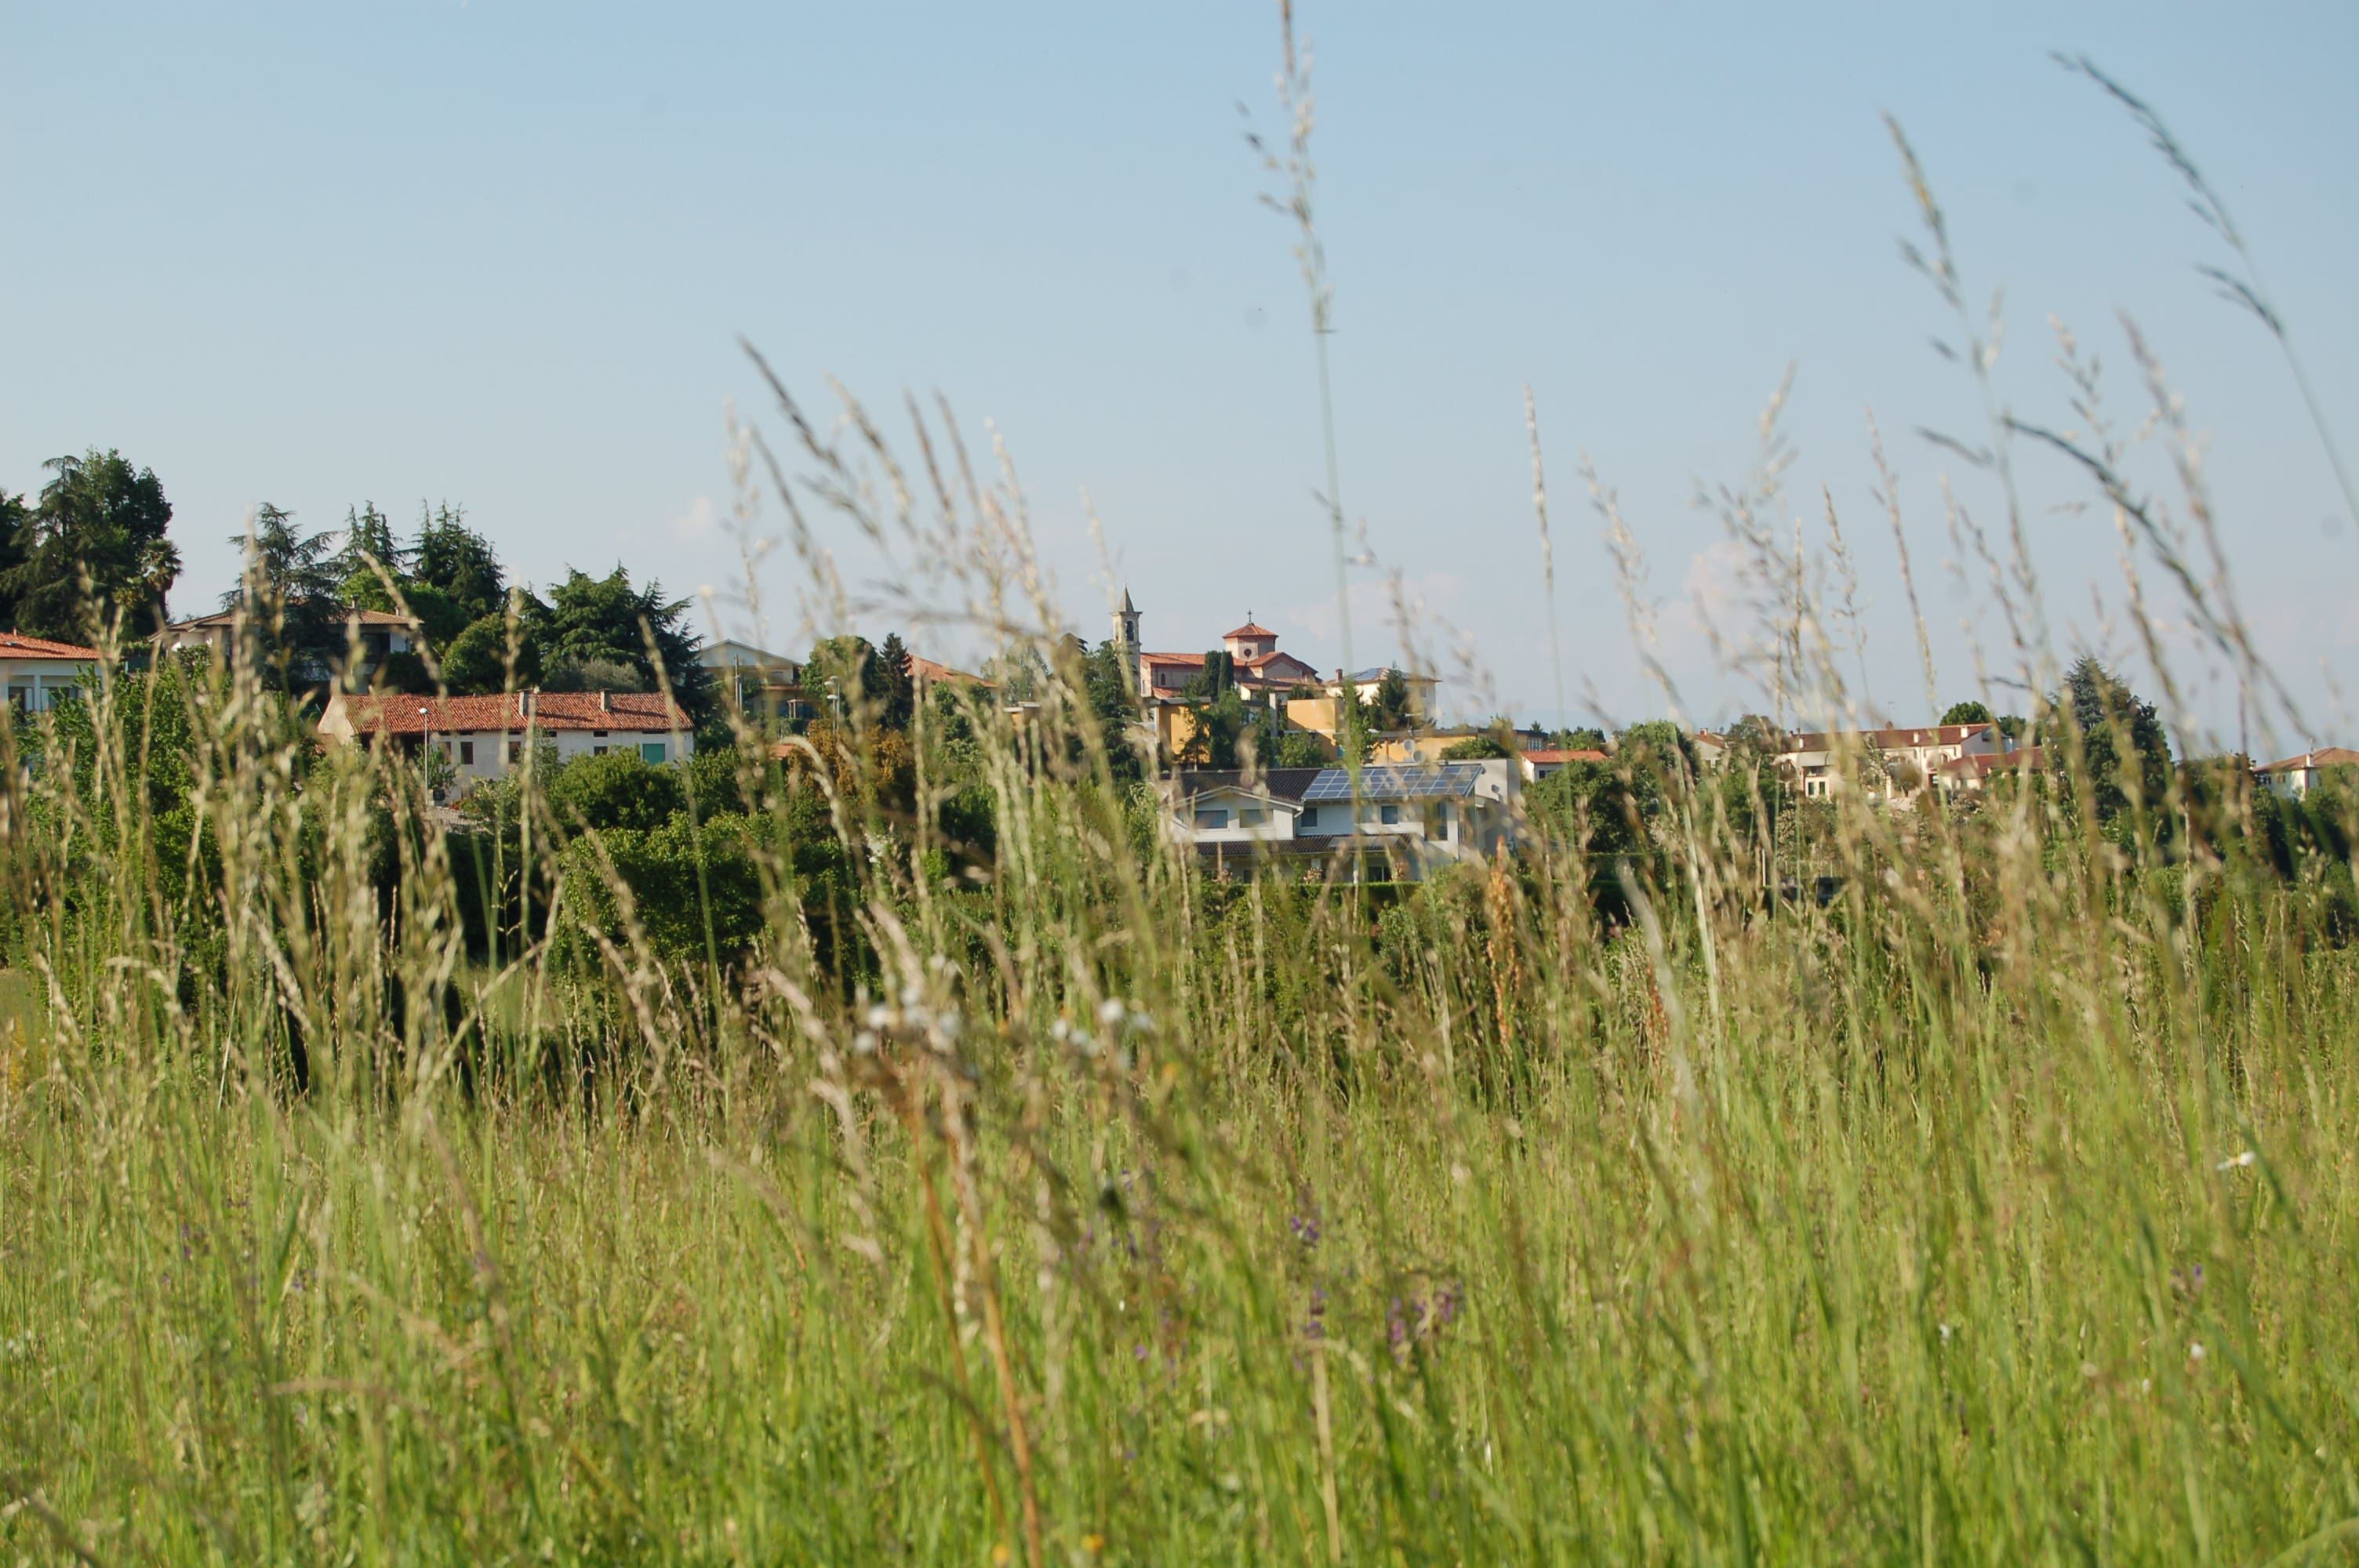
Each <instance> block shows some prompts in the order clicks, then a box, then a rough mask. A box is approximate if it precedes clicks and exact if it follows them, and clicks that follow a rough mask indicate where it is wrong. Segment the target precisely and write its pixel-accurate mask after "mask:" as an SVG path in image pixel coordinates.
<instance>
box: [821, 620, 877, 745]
mask: <svg viewBox="0 0 2359 1568" xmlns="http://www.w3.org/2000/svg"><path fill="white" fill-rule="evenodd" d="M803 689H804V690H805V691H806V692H809V693H810V697H811V700H812V701H814V702H816V703H818V704H819V706H820V709H821V712H822V713H824V714H825V715H826V716H827V717H828V718H829V719H841V720H842V722H843V724H845V725H846V726H847V727H848V726H850V725H852V724H853V721H854V720H853V716H854V715H855V714H859V715H864V716H865V717H864V718H863V719H861V720H860V722H863V723H868V722H873V721H874V720H875V716H876V714H877V712H878V711H879V709H880V708H882V707H883V705H884V697H885V670H884V666H883V665H882V663H881V662H880V661H879V660H878V659H877V657H876V650H875V647H873V646H872V645H870V643H869V641H868V639H867V638H865V637H857V636H852V635H848V634H847V635H844V636H839V637H827V638H822V639H821V641H819V642H817V643H813V644H811V651H810V658H808V659H806V660H804V661H803Z"/></svg>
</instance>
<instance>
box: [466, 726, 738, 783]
mask: <svg viewBox="0 0 2359 1568" xmlns="http://www.w3.org/2000/svg"><path fill="white" fill-rule="evenodd" d="M536 740H538V741H547V742H548V743H549V744H550V745H551V746H553V747H554V748H555V750H556V752H557V760H558V761H559V762H571V761H573V760H574V759H575V758H576V757H589V756H595V755H597V754H598V753H599V752H602V751H604V752H626V751H627V752H636V751H637V750H638V749H639V748H640V747H641V746H642V745H649V746H655V745H659V746H661V747H662V748H663V756H662V758H661V759H660V760H661V761H663V762H679V761H682V760H684V759H686V758H688V757H690V756H693V755H695V753H696V737H695V736H693V735H691V734H689V733H687V732H686V731H682V732H681V733H679V734H678V735H672V734H668V733H664V732H660V731H658V732H652V733H651V732H649V731H647V730H611V731H609V732H608V733H606V734H604V735H598V734H594V733H592V731H590V730H536V731H534V732H533V734H532V735H529V736H527V735H526V734H524V733H522V732H520V731H517V730H509V731H508V732H507V733H506V734H505V735H503V734H502V733H500V732H499V731H498V730H484V731H480V732H477V731H466V730H462V731H455V732H452V733H450V734H443V733H441V732H440V731H438V732H437V733H436V734H435V735H434V736H433V737H432V743H433V746H434V749H435V750H436V751H438V752H441V753H442V754H443V755H444V756H446V757H449V758H450V759H451V769H452V771H453V772H454V773H456V774H457V776H458V784H457V787H458V789H459V791H460V792H462V793H463V792H464V791H465V790H466V789H467V788H468V787H469V786H471V785H473V784H481V783H482V782H483V781H484V780H485V779H495V778H498V777H499V776H500V775H501V774H503V773H506V772H507V771H508V766H509V764H508V749H509V748H510V747H512V746H513V747H517V748H523V747H527V746H530V745H531V744H532V743H533V741H536ZM471 746H472V747H473V752H474V757H473V761H462V754H463V753H464V752H465V751H466V750H467V749H468V748H469V747H471ZM516 755H517V757H518V758H519V759H521V758H522V757H523V755H524V752H523V751H522V750H518V752H516ZM649 760H650V761H655V760H657V759H653V758H650V759H649ZM519 765H521V763H520V762H519Z"/></svg>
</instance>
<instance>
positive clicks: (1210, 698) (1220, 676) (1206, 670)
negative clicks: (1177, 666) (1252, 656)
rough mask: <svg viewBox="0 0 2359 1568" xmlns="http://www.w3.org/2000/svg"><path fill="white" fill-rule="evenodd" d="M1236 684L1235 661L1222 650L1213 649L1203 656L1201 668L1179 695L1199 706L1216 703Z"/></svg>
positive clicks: (1189, 679) (1189, 678)
mask: <svg viewBox="0 0 2359 1568" xmlns="http://www.w3.org/2000/svg"><path fill="white" fill-rule="evenodd" d="M1236 684H1237V662H1236V660H1235V659H1234V658H1232V657H1231V656H1230V655H1229V654H1227V653H1226V652H1224V651H1223V650H1222V649H1219V648H1213V649H1212V650H1210V651H1208V652H1207V653H1206V654H1204V664H1203V667H1202V668H1201V669H1199V670H1198V671H1197V672H1196V673H1195V674H1194V675H1192V676H1189V677H1188V685H1187V687H1185V688H1184V689H1183V690H1182V691H1181V692H1180V696H1181V697H1185V698H1186V699H1187V700H1188V701H1190V702H1192V703H1196V704H1198V705H1200V706H1201V705H1202V704H1205V703H1210V702H1218V701H1219V700H1220V698H1221V694H1222V693H1223V692H1224V691H1229V690H1232V689H1234V687H1235V686H1236Z"/></svg>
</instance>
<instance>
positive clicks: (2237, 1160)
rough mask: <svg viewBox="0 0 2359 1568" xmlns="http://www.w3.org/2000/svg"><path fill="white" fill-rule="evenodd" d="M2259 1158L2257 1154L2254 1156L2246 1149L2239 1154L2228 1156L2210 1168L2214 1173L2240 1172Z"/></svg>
mask: <svg viewBox="0 0 2359 1568" xmlns="http://www.w3.org/2000/svg"><path fill="white" fill-rule="evenodd" d="M2259 1158H2260V1156H2259V1155H2258V1154H2256V1153H2254V1152H2252V1151H2251V1150H2250V1149H2247V1150H2245V1151H2244V1152H2241V1153H2237V1154H2231V1155H2229V1156H2228V1158H2226V1159H2225V1160H2223V1161H2221V1162H2219V1163H2218V1164H2216V1165H2214V1166H2212V1169H2213V1170H2215V1171H2241V1170H2243V1169H2244V1168H2245V1166H2247V1165H2249V1164H2252V1163H2253V1162H2256V1161H2257V1160H2258V1159H2259Z"/></svg>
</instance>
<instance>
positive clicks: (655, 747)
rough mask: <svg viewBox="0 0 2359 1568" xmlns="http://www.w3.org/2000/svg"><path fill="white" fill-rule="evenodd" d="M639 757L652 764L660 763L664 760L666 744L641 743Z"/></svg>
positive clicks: (656, 742) (660, 742) (657, 742)
mask: <svg viewBox="0 0 2359 1568" xmlns="http://www.w3.org/2000/svg"><path fill="white" fill-rule="evenodd" d="M639 755H640V756H642V757H644V758H646V759H647V761H648V762H662V761H663V760H664V743H663V742H662V741H640V742H639Z"/></svg>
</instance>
